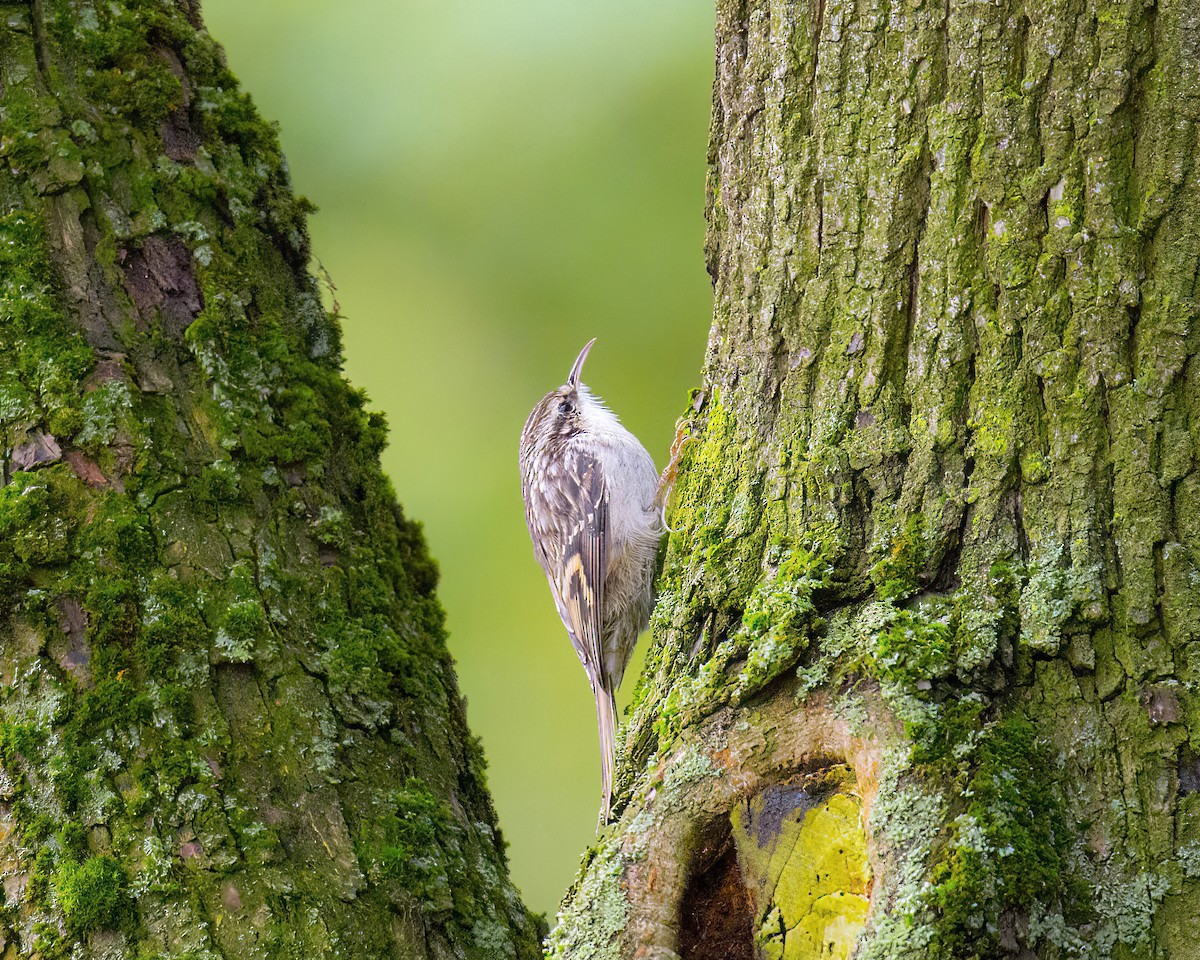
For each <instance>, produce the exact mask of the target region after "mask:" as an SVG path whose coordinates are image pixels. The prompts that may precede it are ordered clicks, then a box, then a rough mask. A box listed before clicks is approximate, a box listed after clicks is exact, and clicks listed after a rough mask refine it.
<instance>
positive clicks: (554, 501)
mask: <svg viewBox="0 0 1200 960" xmlns="http://www.w3.org/2000/svg"><path fill="white" fill-rule="evenodd" d="M595 342H596V340H595V338H593V339H592V340H589V341H588V342H587V344H586V345H585V346H584V348H583V349H582V350H580V351H579V356H578V357H576V358H575V363H574V364H572V366H571V372H570V373H569V374H568V375H567V381H566V383H564V384H563V385H562V386H561V387H559V388H558V389H557V390H552V391H550V392H549V393H547V394H546V395H545V396H544V397H542V399H541V400H539V401H538V402H537V404H536V405H535V406H534V408H533V411H532V412H531V413H530V414H529V419H528V420H526V421H525V427H524V429H522V430H521V451H520V465H521V489H522V492H523V494H524V499H525V522H526V524H527V525H528V527H529V536H530V538H531V539H532V540H533V552H534V555H535V556H536V558H537V561H538V563H539V564H540V565H541V568H542V570H543V571H544V572H545V574H546V579H547V580H548V581H549V582H550V592H551V594H552V595H553V596H554V604H555V606H556V607H557V608H558V615H559V617H561V618H562V622H563V626H564V627H566V628H567V634H568V636H569V637H570V639H571V644H572V646H574V648H575V652H576V654H578V656H579V660H580V662H581V663H582V664H583V669H584V672H585V673H586V674H587V678H588V683H589V684H590V685H591V688H592V695H593V697H594V698H595V700H596V724H597V727H598V728H599V733H600V773H601V779H602V782H603V798H604V799H603V803H602V806H601V809H600V823H601V825H603V824H606V823H607V822H608V820H609V815H610V812H611V806H612V782H613V768H614V765H615V755H616V691H617V688H618V687H619V686H620V684H621V678H622V677H623V676H624V673H625V667H626V666H627V665H628V664H629V658H630V656H631V655H632V653H633V648H634V645H635V643H636V642H637V638H638V634H639V633H641V632H642V630H644V629H645V628H646V625H647V624H648V623H649V621H650V614H651V612H652V611H653V609H654V600H655V591H654V579H655V573H656V568H657V557H658V548H659V544H660V543H661V542H662V536H663V528H664V524H663V519H662V508H661V505H660V503H659V502H658V499H657V497H658V486H659V474H658V471H657V470H656V469H655V466H654V460H653V458H652V457H651V456H650V454H649V453H648V452H647V450H646V448H645V447H644V446H642V444H641V442H640V441H639V440H638V438H637V437H635V436H634V435H633V434H632V433H630V432H629V431H628V430H627V429H625V427H624V426H622V424H621V421H620V420H618V419H617V416H616V414H614V413H613V412H612V411H611V410H610V409H609V408H608V407H607V406H605V405H604V403H603V401H601V400H600V399H599V398H598V397H596V396H594V395H593V394H592V392H591V390H589V389H588V387H587V385H586V384H585V383H584V382H583V381H582V380H581V379H580V376H581V374H582V372H583V364H584V361H585V360H587V357H588V352H589V351H590V350H591V349H592V344H594V343H595Z"/></svg>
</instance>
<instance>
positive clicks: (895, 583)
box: [551, 0, 1200, 960]
mask: <svg viewBox="0 0 1200 960" xmlns="http://www.w3.org/2000/svg"><path fill="white" fill-rule="evenodd" d="M1198 123H1200V4H1197V3H1195V2H1194V0H1166V2H1161V3H1157V4H1155V3H1146V2H1143V0H1132V2H1115V3H1096V2H1090V0H1083V2H1079V0H1052V2H1048V3H1033V2H1022V0H999V2H989V3H983V2H959V0H951V2H949V3H942V2H940V0H939V2H929V0H912V2H894V3H886V2H884V3H879V2H873V0H800V2H788V0H774V2H767V0H742V2H739V0H719V2H718V4H717V78H716V83H715V90H714V101H713V121H712V135H711V150H710V164H711V166H710V171H711V173H710V179H709V196H708V204H709V210H708V213H709V235H708V241H707V253H708V260H709V268H710V272H711V274H712V278H713V281H714V285H715V292H716V302H715V316H714V322H713V327H712V333H711V336H710V339H709V350H708V356H707V361H706V369H705V375H704V383H703V386H702V388H701V389H700V390H699V391H698V392H697V393H696V395H695V397H694V398H693V399H694V402H693V404H692V405H691V407H690V409H689V410H688V411H687V412H686V413H685V418H684V421H685V427H686V429H687V430H688V431H689V432H690V434H691V436H692V437H693V438H694V439H693V440H692V441H690V442H688V443H687V444H686V445H685V446H684V448H683V452H682V459H681V467H680V471H679V476H678V482H677V485H676V489H675V492H674V498H673V509H672V511H671V513H670V514H669V522H670V524H671V527H672V528H673V531H674V532H673V533H672V534H671V538H670V545H669V550H668V554H667V559H666V562H665V567H664V570H663V574H662V580H661V599H660V601H659V605H658V609H657V611H656V614H655V621H654V640H653V647H652V650H651V653H650V658H649V665H648V668H647V671H646V673H645V675H644V676H643V678H642V682H641V686H640V689H639V695H638V698H637V700H638V702H637V704H636V706H635V709H634V711H633V713H632V715H631V716H630V718H629V722H628V724H627V725H626V727H625V728H624V731H625V732H624V737H623V751H622V757H621V761H620V770H619V776H618V780H619V785H618V802H617V811H618V813H622V811H623V814H622V816H621V820H620V822H619V824H618V825H617V826H615V827H614V828H612V829H610V830H609V831H607V832H606V833H605V834H604V835H603V836H602V837H601V839H600V842H599V843H598V846H597V848H596V849H595V850H593V851H592V852H591V853H590V854H589V857H588V859H587V860H586V861H585V864H584V868H583V870H582V872H581V875H580V879H579V881H578V883H577V884H576V886H575V887H574V888H573V889H572V891H571V892H570V893H569V895H568V897H567V899H566V901H565V902H564V907H563V912H562V914H561V916H560V924H559V926H558V928H557V929H556V931H555V932H554V933H553V934H552V937H551V946H552V950H553V951H554V952H555V955H559V956H570V957H571V958H572V960H580V958H600V957H633V956H637V957H643V958H651V957H655V958H666V957H676V956H680V955H682V956H684V957H687V956H700V955H701V954H699V953H695V947H694V943H695V937H694V933H693V930H692V929H691V928H692V927H693V926H694V925H695V923H696V920H695V919H694V917H695V914H696V912H697V911H696V909H695V908H694V907H693V906H692V904H691V903H690V902H686V903H685V902H684V901H689V899H690V897H691V896H692V893H691V892H690V891H694V890H696V889H700V888H701V887H702V888H703V889H704V890H707V891H711V886H712V885H711V884H710V885H709V886H706V887H705V886H703V885H701V887H698V886H697V880H696V878H697V877H703V876H705V875H706V874H707V873H708V872H709V871H711V870H712V868H713V864H714V863H716V862H718V861H719V860H720V856H723V855H724V854H723V853H720V852H718V853H717V854H716V855H714V853H713V849H714V846H720V845H721V844H724V845H725V846H726V847H729V846H730V845H732V847H733V849H735V850H736V851H737V857H738V861H739V864H740V873H741V875H742V879H743V883H744V884H745V885H746V886H747V887H748V889H749V891H750V893H751V901H752V903H753V904H754V907H753V910H754V914H755V915H754V919H753V928H754V933H753V938H754V940H755V944H754V950H755V951H756V955H758V956H763V957H787V958H809V957H818V956H821V957H829V956H836V957H846V956H850V955H851V953H853V955H854V956H856V957H858V958H860V960H865V958H888V960H900V958H909V957H911V958H918V957H920V958H935V960H937V958H956V960H961V958H971V957H1024V958H1032V957H1039V958H1066V957H1094V958H1109V957H1115V958H1135V957H1136V958H1151V957H1154V958H1183V957H1192V956H1195V951H1196V930H1197V929H1200V759H1198V757H1200V690H1198V685H1200V471H1197V470H1196V453H1197V446H1196V445H1197V444H1198V443H1200V370H1197V368H1196V364H1194V363H1193V362H1192V358H1193V356H1194V355H1195V354H1196V351H1197V348H1198V346H1200V344H1198V342H1197V338H1198V337H1200V322H1198V321H1200V308H1198V299H1197V295H1198V291H1197V282H1198V280H1197V277H1198V271H1200V171H1198V170H1197V165H1196V164H1197V159H1196V158H1197V153H1198V151H1200V138H1198V136H1197V124H1198ZM855 805H858V806H859V807H860V808H861V816H859V817H857V818H856V817H855V815H854V813H853V811H854V810H855ZM763 811H766V812H767V813H769V814H770V815H769V816H768V815H764V814H763ZM855 819H857V821H858V822H857V823H855V822H854V821H855ZM785 837H790V838H792V839H791V840H789V841H788V844H786V846H788V847H789V850H788V851H787V852H786V853H781V852H776V851H777V848H778V847H780V846H781V845H783V844H782V840H781V838H785ZM831 851H832V852H831ZM833 863H840V864H841V866H840V867H839V868H837V869H833V868H832V867H827V866H816V867H815V868H814V865H828V864H833ZM822 884H825V885H827V886H826V887H822V886H821V885H822ZM817 889H820V890H822V891H825V892H822V893H821V894H820V895H819V896H817V895H816V894H814V893H813V891H814V890H817ZM707 896H708V897H709V900H711V899H712V897H711V892H710V893H708V894H707ZM864 901H865V903H864ZM864 907H865V909H864ZM707 909H709V910H710V912H711V909H712V908H711V905H710V906H709V907H708V908H707ZM739 909H742V908H741V907H739V906H738V905H737V904H736V903H733V902H732V901H731V903H730V906H729V908H728V912H729V913H731V914H733V913H736V911H737V910H739Z"/></svg>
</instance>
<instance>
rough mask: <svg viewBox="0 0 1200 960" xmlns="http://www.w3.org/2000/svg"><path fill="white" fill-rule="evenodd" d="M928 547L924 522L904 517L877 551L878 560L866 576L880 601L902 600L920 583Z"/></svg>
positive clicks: (917, 516)
mask: <svg viewBox="0 0 1200 960" xmlns="http://www.w3.org/2000/svg"><path fill="white" fill-rule="evenodd" d="M927 552H928V548H927V547H926V544H925V536H924V521H923V520H922V518H921V517H920V516H919V515H913V516H910V517H908V518H907V519H906V520H905V521H904V524H903V526H901V528H900V529H899V530H898V531H897V532H896V533H895V535H894V536H892V537H890V538H888V541H887V543H886V545H885V546H884V547H882V548H881V549H880V550H878V551H877V553H878V555H879V559H877V560H876V561H875V562H874V563H873V564H872V565H871V570H870V573H869V576H870V578H871V582H872V583H873V584H874V585H875V595H876V596H877V597H878V598H879V599H880V600H902V599H904V598H905V597H908V596H911V595H912V594H913V593H914V592H915V591H916V590H917V589H918V588H919V586H920V583H921V571H922V570H923V569H924V567H925V561H926V555H927Z"/></svg>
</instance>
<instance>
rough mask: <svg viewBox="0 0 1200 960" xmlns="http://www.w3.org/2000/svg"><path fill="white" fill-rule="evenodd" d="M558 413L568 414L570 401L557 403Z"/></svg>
mask: <svg viewBox="0 0 1200 960" xmlns="http://www.w3.org/2000/svg"><path fill="white" fill-rule="evenodd" d="M558 412H559V413H570V412H571V401H570V400H560V401H559V402H558Z"/></svg>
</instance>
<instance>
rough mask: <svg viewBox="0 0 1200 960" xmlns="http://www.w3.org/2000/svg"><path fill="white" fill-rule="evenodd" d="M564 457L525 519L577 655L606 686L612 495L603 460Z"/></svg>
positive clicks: (592, 676)
mask: <svg viewBox="0 0 1200 960" xmlns="http://www.w3.org/2000/svg"><path fill="white" fill-rule="evenodd" d="M564 453H565V455H564V456H563V457H562V458H561V459H558V460H557V464H556V466H557V467H558V469H556V470H554V471H553V472H550V473H548V474H547V475H546V477H545V482H544V483H541V484H537V485H536V489H535V491H531V497H530V501H529V502H528V504H527V509H526V520H527V522H528V524H529V533H530V536H531V537H532V538H533V543H534V552H535V553H536V554H537V556H538V561H539V562H540V563H541V565H542V569H543V570H545V571H546V578H547V579H548V580H549V581H550V591H551V593H553V594H554V603H555V605H556V606H557V607H558V615H559V616H560V617H561V618H562V622H563V625H564V626H565V627H566V628H567V633H568V634H570V637H571V643H572V645H573V646H574V647H575V652H576V653H577V654H579V659H580V660H581V661H582V662H583V666H584V669H585V670H587V673H588V677H589V678H590V679H591V680H592V682H593V684H599V685H600V686H603V687H606V684H605V683H604V680H605V678H604V677H603V675H602V674H603V669H604V656H603V639H604V638H603V633H602V630H603V622H604V621H603V617H604V578H605V576H606V575H607V574H608V536H607V529H608V491H607V489H606V487H605V482H604V474H603V471H602V469H601V467H600V463H599V461H597V460H596V459H595V458H594V457H590V456H588V455H587V454H586V453H583V452H581V451H570V450H569V449H568V450H567V451H564ZM535 498H536V500H537V501H538V502H536V503H535V502H534V500H535ZM535 507H536V509H535Z"/></svg>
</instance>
